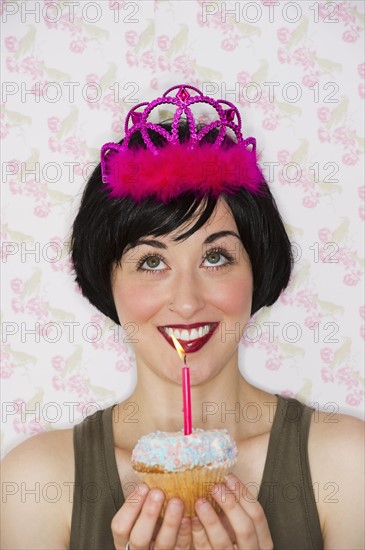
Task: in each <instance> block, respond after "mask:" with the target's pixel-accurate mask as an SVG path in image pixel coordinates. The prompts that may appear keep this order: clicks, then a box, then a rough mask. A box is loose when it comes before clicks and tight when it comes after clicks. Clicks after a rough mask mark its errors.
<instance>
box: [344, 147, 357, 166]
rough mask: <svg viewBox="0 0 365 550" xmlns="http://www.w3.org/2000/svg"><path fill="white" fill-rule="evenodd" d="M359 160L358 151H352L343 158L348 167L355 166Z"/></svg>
mask: <svg viewBox="0 0 365 550" xmlns="http://www.w3.org/2000/svg"><path fill="white" fill-rule="evenodd" d="M358 160H359V154H358V152H357V151H350V152H348V153H346V154H345V155H343V157H342V161H343V163H344V164H346V165H347V166H354V164H356V163H357V161H358Z"/></svg>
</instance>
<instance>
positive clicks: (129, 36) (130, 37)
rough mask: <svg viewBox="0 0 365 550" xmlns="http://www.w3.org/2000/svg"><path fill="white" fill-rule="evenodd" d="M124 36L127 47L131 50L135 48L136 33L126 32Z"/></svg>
mask: <svg viewBox="0 0 365 550" xmlns="http://www.w3.org/2000/svg"><path fill="white" fill-rule="evenodd" d="M124 36H125V41H126V42H127V44H128V46H130V47H131V48H134V47H135V46H137V42H138V34H137V33H136V31H127V32H126V33H125V35H124Z"/></svg>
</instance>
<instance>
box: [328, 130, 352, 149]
mask: <svg viewBox="0 0 365 550" xmlns="http://www.w3.org/2000/svg"><path fill="white" fill-rule="evenodd" d="M352 134H353V131H352V130H350V128H348V127H347V126H338V127H337V128H336V129H335V131H334V133H333V138H334V140H335V143H341V144H342V145H344V146H345V147H347V146H351V145H355V139H354V137H353V135H352Z"/></svg>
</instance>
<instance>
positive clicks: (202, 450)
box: [132, 428, 238, 472]
mask: <svg viewBox="0 0 365 550" xmlns="http://www.w3.org/2000/svg"><path fill="white" fill-rule="evenodd" d="M237 454H238V453H237V447H236V443H235V442H234V440H233V439H232V438H231V436H230V435H229V432H228V430H226V429H223V430H218V429H216V430H203V429H201V428H196V429H193V432H192V433H191V434H190V435H184V434H183V430H181V431H180V432H161V431H156V432H152V433H150V434H147V435H144V436H142V437H141V438H140V439H139V440H138V442H137V444H136V446H135V447H134V449H133V452H132V465H133V467H134V468H135V469H138V470H140V469H142V468H143V467H146V468H147V469H149V468H152V469H154V470H155V471H165V472H179V471H183V470H186V469H191V468H195V467H206V466H211V467H217V466H220V465H222V464H224V463H225V462H227V461H230V462H231V461H232V460H234V461H235V459H236V457H237Z"/></svg>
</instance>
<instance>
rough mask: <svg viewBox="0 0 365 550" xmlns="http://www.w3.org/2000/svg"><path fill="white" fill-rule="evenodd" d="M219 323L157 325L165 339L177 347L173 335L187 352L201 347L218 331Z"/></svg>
mask: <svg viewBox="0 0 365 550" xmlns="http://www.w3.org/2000/svg"><path fill="white" fill-rule="evenodd" d="M218 325H219V323H217V322H215V323H195V324H194V325H167V326H163V327H157V328H158V330H159V331H160V333H161V334H162V336H163V337H164V338H165V340H166V341H167V342H168V343H169V344H170V346H171V347H172V348H174V349H175V346H174V342H173V340H172V338H171V336H175V338H176V339H177V340H178V341H179V343H180V345H181V347H182V348H183V350H184V352H185V353H193V352H194V351H198V350H199V349H201V348H202V347H203V346H204V345H205V344H206V343H207V342H208V340H210V338H211V337H212V336H213V334H214V333H215V332H216V330H217V328H218Z"/></svg>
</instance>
